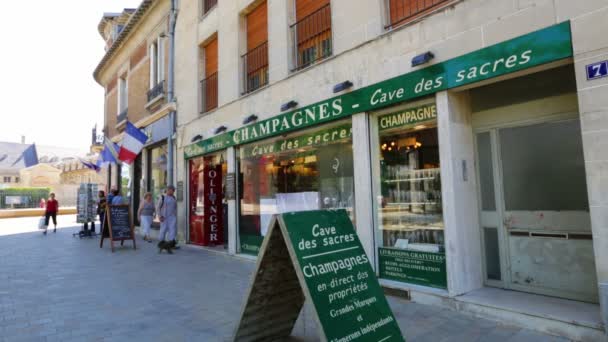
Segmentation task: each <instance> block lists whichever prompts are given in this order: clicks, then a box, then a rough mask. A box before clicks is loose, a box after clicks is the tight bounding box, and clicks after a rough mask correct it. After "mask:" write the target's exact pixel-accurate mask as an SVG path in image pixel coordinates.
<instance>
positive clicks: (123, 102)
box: [116, 75, 129, 123]
mask: <svg viewBox="0 0 608 342" xmlns="http://www.w3.org/2000/svg"><path fill="white" fill-rule="evenodd" d="M128 94H129V89H128V83H127V76H126V75H124V76H121V77H119V78H118V111H117V115H118V119H117V120H116V122H117V123H120V122H122V121H123V120H125V119H126V118H127V108H128V105H129V104H128V101H129V95H128Z"/></svg>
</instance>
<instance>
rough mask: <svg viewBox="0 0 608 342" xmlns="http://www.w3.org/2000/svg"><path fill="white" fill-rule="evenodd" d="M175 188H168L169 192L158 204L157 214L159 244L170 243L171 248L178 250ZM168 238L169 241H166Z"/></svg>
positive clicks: (162, 196) (171, 186)
mask: <svg viewBox="0 0 608 342" xmlns="http://www.w3.org/2000/svg"><path fill="white" fill-rule="evenodd" d="M174 192H175V187H174V186H173V185H169V186H167V190H166V192H165V194H164V195H161V198H160V200H159V203H158V208H157V213H158V217H159V220H160V233H159V235H158V240H159V244H165V243H168V244H169V245H170V248H174V249H177V248H178V247H177V242H176V241H175V236H176V235H177V199H176V198H175V196H174ZM165 238H168V241H166V240H165Z"/></svg>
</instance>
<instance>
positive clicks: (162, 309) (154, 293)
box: [0, 215, 566, 342]
mask: <svg viewBox="0 0 608 342" xmlns="http://www.w3.org/2000/svg"><path fill="white" fill-rule="evenodd" d="M37 220H38V219H37V218H23V219H4V220H0V341H2V342H8V341H228V340H230V337H231V335H232V333H233V331H234V328H235V325H236V322H237V320H238V318H239V317H238V316H239V314H240V310H241V305H242V301H243V299H244V295H245V292H246V289H247V287H248V285H249V279H250V276H251V272H252V270H253V267H254V263H252V262H250V261H245V260H242V259H240V258H235V257H229V256H225V255H222V254H219V253H215V252H209V251H203V250H201V249H197V248H191V247H183V248H182V249H180V250H178V251H176V252H175V254H174V255H167V254H164V253H163V254H162V255H159V254H158V253H157V251H156V249H155V248H154V246H153V244H149V243H145V242H143V241H142V240H138V241H137V247H138V249H137V250H133V249H132V248H130V246H131V243H130V242H127V243H125V247H123V248H118V249H117V251H116V252H115V253H111V252H110V249H109V247H106V246H104V248H103V249H100V248H99V240H98V239H78V238H74V237H72V233H73V232H75V231H77V230H78V227H76V223H75V222H74V216H73V215H71V216H60V217H59V223H60V229H58V231H57V233H56V234H53V233H52V232H50V233H49V234H48V235H47V236H43V235H42V234H41V233H40V232H38V231H36V229H35V226H36V222H37ZM389 302H390V304H391V307H392V308H393V311H394V313H395V316H396V318H397V320H398V321H399V325H400V326H401V329H402V331H403V332H404V334H405V336H406V339H407V341H412V342H417V341H433V342H436V341H488V342H490V341H492V342H493V341H509V342H517V341H522V342H523V341H530V342H531V341H534V342H538V341H540V342H546V341H566V340H564V339H561V338H556V337H551V336H547V335H542V334H539V333H536V332H532V331H529V330H524V329H519V328H516V327H511V326H502V325H499V324H497V323H495V322H492V321H488V320H484V319H478V318H472V317H469V316H467V315H465V314H462V313H457V312H453V311H449V310H445V309H442V308H438V307H433V306H426V305H421V304H416V303H411V302H407V301H404V300H402V299H398V298H392V297H389ZM315 333H316V328H315V326H314V324H313V319H312V317H311V308H310V307H305V309H304V314H303V315H301V316H300V319H299V320H298V322H297V324H296V327H295V328H294V331H293V335H294V338H293V339H292V341H316V340H317V338H316V337H315V336H316V335H315Z"/></svg>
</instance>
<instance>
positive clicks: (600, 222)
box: [572, 7, 608, 326]
mask: <svg viewBox="0 0 608 342" xmlns="http://www.w3.org/2000/svg"><path fill="white" fill-rule="evenodd" d="M607 17H608V7H605V8H604V9H602V10H598V11H596V12H593V13H592V14H589V15H585V16H580V17H576V18H574V19H572V45H573V50H574V62H575V70H576V83H577V89H578V102H579V112H580V118H581V130H582V136H583V152H584V155H585V171H586V173H587V189H588V196H589V209H590V214H591V230H592V233H593V250H594V253H595V266H596V272H597V279H598V283H599V297H600V298H599V300H600V305H601V309H602V318H603V320H604V324H605V326H608V78H598V79H595V80H588V79H587V71H586V70H587V68H586V66H587V65H590V64H594V63H597V62H601V61H605V60H607V59H608V36H607V35H606V34H604V33H601V32H606V31H607V30H608V21H606V18H607Z"/></svg>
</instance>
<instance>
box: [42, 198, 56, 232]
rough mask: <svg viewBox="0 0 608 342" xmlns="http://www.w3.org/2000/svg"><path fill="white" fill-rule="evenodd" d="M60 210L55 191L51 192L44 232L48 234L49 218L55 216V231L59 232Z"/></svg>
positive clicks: (47, 204)
mask: <svg viewBox="0 0 608 342" xmlns="http://www.w3.org/2000/svg"><path fill="white" fill-rule="evenodd" d="M58 211H59V202H57V200H56V199H55V193H54V192H51V194H50V196H49V199H48V201H46V210H45V211H44V232H43V233H42V234H44V235H46V231H47V229H48V227H49V218H53V225H54V228H53V233H57V212H58Z"/></svg>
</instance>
